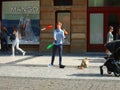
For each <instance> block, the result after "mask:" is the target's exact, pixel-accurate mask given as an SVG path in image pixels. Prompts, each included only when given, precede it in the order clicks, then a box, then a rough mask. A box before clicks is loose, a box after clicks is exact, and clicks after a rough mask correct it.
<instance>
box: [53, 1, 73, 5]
mask: <svg viewBox="0 0 120 90" xmlns="http://www.w3.org/2000/svg"><path fill="white" fill-rule="evenodd" d="M72 1H73V0H54V6H71V5H72Z"/></svg>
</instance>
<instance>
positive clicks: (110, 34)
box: [106, 26, 114, 57]
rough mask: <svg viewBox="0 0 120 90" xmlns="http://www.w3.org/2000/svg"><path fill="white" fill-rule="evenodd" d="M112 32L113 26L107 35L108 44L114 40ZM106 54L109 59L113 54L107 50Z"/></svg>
mask: <svg viewBox="0 0 120 90" xmlns="http://www.w3.org/2000/svg"><path fill="white" fill-rule="evenodd" d="M112 32H113V26H109V32H108V34H107V42H106V43H109V42H112V41H113V40H114V39H113V34H112ZM106 54H107V56H108V57H109V56H110V55H111V52H110V51H109V50H108V49H106Z"/></svg>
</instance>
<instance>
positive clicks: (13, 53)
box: [12, 42, 16, 56]
mask: <svg viewBox="0 0 120 90" xmlns="http://www.w3.org/2000/svg"><path fill="white" fill-rule="evenodd" d="M15 45H16V42H13V43H12V56H14V55H15Z"/></svg>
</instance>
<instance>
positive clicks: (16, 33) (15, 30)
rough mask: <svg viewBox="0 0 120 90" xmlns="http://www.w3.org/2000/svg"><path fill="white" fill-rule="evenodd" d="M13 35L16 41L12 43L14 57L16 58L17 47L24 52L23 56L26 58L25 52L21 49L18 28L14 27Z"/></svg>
mask: <svg viewBox="0 0 120 90" xmlns="http://www.w3.org/2000/svg"><path fill="white" fill-rule="evenodd" d="M13 35H15V40H13V43H12V56H15V46H16V49H17V50H19V51H20V52H22V54H23V56H24V55H25V51H24V50H22V49H21V48H19V36H18V30H17V27H16V26H14V32H13Z"/></svg>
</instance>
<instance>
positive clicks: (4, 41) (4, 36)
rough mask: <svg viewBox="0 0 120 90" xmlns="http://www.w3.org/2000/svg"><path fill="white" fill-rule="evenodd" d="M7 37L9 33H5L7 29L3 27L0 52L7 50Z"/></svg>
mask: <svg viewBox="0 0 120 90" xmlns="http://www.w3.org/2000/svg"><path fill="white" fill-rule="evenodd" d="M8 36H9V33H8V31H7V28H6V27H3V28H2V31H1V50H2V51H7V50H8Z"/></svg>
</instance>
